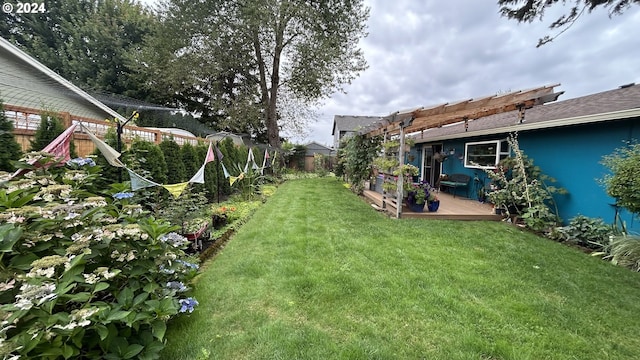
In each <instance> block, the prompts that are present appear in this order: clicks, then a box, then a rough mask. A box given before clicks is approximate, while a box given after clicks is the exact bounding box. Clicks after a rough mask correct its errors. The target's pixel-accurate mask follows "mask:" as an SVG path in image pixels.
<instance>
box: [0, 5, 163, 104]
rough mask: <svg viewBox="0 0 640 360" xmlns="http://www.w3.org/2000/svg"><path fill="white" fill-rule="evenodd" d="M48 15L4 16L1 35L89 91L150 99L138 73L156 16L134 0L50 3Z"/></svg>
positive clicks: (143, 79) (15, 13) (145, 78)
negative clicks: (141, 52)
mask: <svg viewBox="0 0 640 360" xmlns="http://www.w3.org/2000/svg"><path fill="white" fill-rule="evenodd" d="M40 3H42V4H44V5H45V6H46V11H43V12H36V13H17V12H16V11H13V12H9V13H7V14H3V21H2V22H0V36H2V37H3V38H5V39H8V40H10V41H12V42H13V43H14V44H16V45H18V47H19V48H21V49H22V50H24V51H26V52H27V53H29V54H30V55H31V56H33V57H35V58H36V59H37V60H39V61H40V62H42V63H43V64H45V65H46V66H47V67H49V68H51V69H52V70H53V71H55V72H56V73H58V74H60V75H61V76H63V77H64V78H65V79H68V80H70V81H71V82H73V83H74V84H75V85H77V86H80V87H82V88H84V89H90V90H100V91H107V92H111V93H116V94H120V95H126V96H131V97H135V98H137V99H144V100H150V99H152V98H153V96H152V93H153V89H149V88H146V87H144V84H145V82H146V81H148V74H147V73H145V72H138V71H134V70H133V65H134V62H135V60H134V59H133V57H132V55H133V54H135V52H136V51H137V50H138V49H139V48H140V47H141V46H142V44H143V40H144V37H145V35H147V34H149V33H150V31H151V29H152V27H153V25H154V18H153V17H152V15H151V13H149V12H148V11H146V10H144V8H143V7H142V5H140V4H138V3H137V2H134V1H130V0H47V1H46V2H39V3H38V4H40Z"/></svg>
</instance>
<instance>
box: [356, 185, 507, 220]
mask: <svg viewBox="0 0 640 360" xmlns="http://www.w3.org/2000/svg"><path fill="white" fill-rule="evenodd" d="M364 197H365V198H366V199H367V200H368V201H369V202H371V203H372V204H374V205H375V206H376V207H378V208H382V207H383V204H382V194H380V193H377V192H375V191H370V190H365V191H364ZM438 198H439V199H440V208H439V209H438V211H436V212H428V211H425V212H422V213H415V212H412V211H411V210H410V209H409V208H408V207H407V206H405V205H403V206H402V214H401V217H402V218H404V219H408V218H419V219H434V220H490V221H500V220H502V216H501V215H496V214H495V212H494V210H493V205H491V204H484V203H481V202H478V201H477V200H471V199H467V198H461V197H460V196H456V197H455V198H454V197H453V195H451V194H447V193H444V192H440V193H438ZM384 210H386V211H387V212H388V213H389V214H390V215H391V216H393V217H395V216H396V207H395V202H391V203H389V202H387V203H386V205H385V209H384Z"/></svg>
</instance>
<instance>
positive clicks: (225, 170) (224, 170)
mask: <svg viewBox="0 0 640 360" xmlns="http://www.w3.org/2000/svg"><path fill="white" fill-rule="evenodd" d="M220 165H222V171H223V172H224V177H225V179H228V178H229V176H231V175H229V172H228V171H227V168H226V167H224V164H223V163H222V162H220Z"/></svg>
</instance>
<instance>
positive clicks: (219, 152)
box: [216, 146, 224, 161]
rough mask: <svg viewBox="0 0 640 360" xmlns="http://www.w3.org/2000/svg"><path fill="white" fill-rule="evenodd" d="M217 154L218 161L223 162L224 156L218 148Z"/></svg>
mask: <svg viewBox="0 0 640 360" xmlns="http://www.w3.org/2000/svg"><path fill="white" fill-rule="evenodd" d="M216 154H218V161H222V158H223V157H224V156H222V151H220V149H218V147H217V146H216Z"/></svg>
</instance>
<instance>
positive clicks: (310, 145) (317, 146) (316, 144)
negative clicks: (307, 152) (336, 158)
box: [305, 141, 332, 151]
mask: <svg viewBox="0 0 640 360" xmlns="http://www.w3.org/2000/svg"><path fill="white" fill-rule="evenodd" d="M305 146H306V147H307V149H313V150H328V151H331V150H332V149H331V148H330V147H328V146H326V145H322V144H320V143H319V142H316V141H311V142H310V143H308V144H307V145H305Z"/></svg>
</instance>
